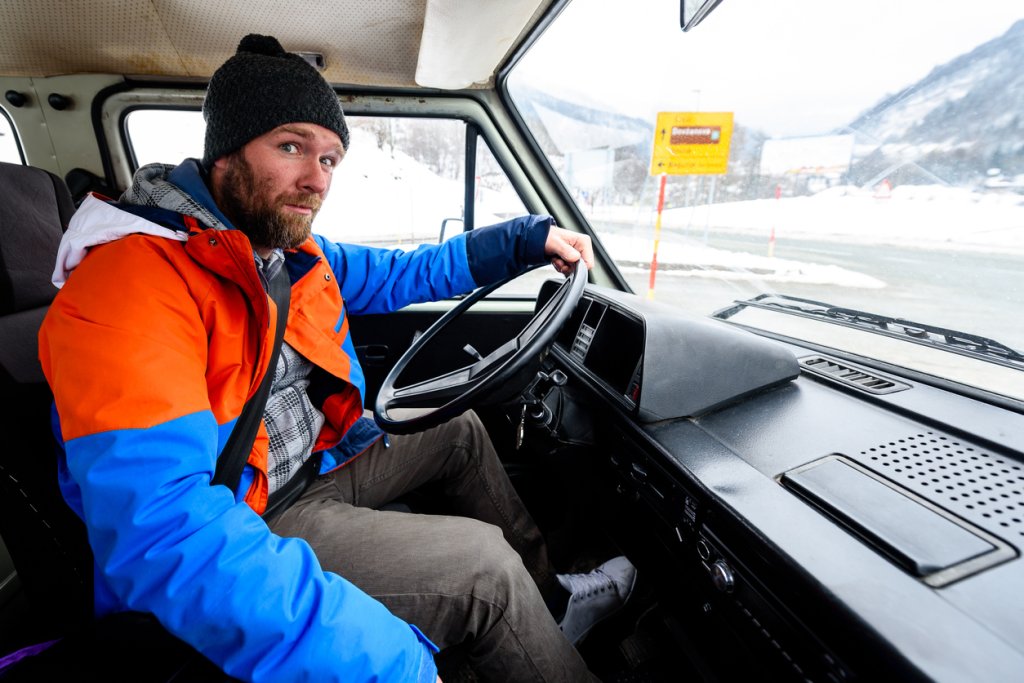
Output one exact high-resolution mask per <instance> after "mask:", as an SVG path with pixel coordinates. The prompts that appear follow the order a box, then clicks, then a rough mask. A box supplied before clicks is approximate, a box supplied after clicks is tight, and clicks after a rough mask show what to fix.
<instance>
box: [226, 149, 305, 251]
mask: <svg viewBox="0 0 1024 683" xmlns="http://www.w3.org/2000/svg"><path fill="white" fill-rule="evenodd" d="M270 184H271V183H270V179H269V178H263V179H259V178H257V177H256V173H255V171H254V170H253V168H252V166H251V165H250V164H249V162H248V161H246V160H245V158H244V157H243V156H242V154H241V153H236V154H233V155H231V157H230V159H229V161H228V167H227V168H226V169H225V171H224V177H223V183H222V184H221V187H222V188H223V190H222V192H221V196H220V197H219V198H218V204H219V205H220V208H221V210H222V211H223V212H224V215H226V216H227V217H228V218H229V219H230V220H231V222H232V223H233V224H234V226H235V227H236V228H238V229H239V230H241V231H242V232H244V233H245V234H246V235H247V236H248V237H249V241H250V242H252V245H253V247H256V248H266V249H277V248H281V249H295V248H297V247H298V246H299V245H300V244H302V243H303V242H305V241H306V239H307V238H309V235H310V233H311V232H312V226H313V219H314V218H315V217H316V214H317V212H318V211H319V210H320V203H321V200H320V197H318V196H317V195H316V194H312V193H303V192H294V193H290V194H282V195H279V196H277V197H272V196H271V189H270ZM286 204H293V205H297V206H305V207H308V208H310V209H312V213H311V214H310V215H308V216H304V215H301V214H297V213H294V212H287V213H286V212H285V211H284V210H283V209H284V206H285V205H286Z"/></svg>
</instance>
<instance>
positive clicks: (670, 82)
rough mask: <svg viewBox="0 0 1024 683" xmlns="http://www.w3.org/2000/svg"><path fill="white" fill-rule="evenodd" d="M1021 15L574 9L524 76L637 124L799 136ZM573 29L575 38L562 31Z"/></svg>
mask: <svg viewBox="0 0 1024 683" xmlns="http://www.w3.org/2000/svg"><path fill="white" fill-rule="evenodd" d="M1021 18H1024V3H1021V2H1020V1H1019V0H975V1H974V2H964V0H955V1H954V0H855V1H853V2H842V1H840V0H724V2H722V4H721V5H720V6H719V7H718V8H717V9H716V10H715V11H714V12H713V13H712V14H711V15H710V16H709V17H708V18H707V19H706V20H705V21H704V23H702V24H701V25H700V26H698V27H696V28H695V29H693V30H691V31H689V32H687V33H683V32H682V31H681V30H680V29H679V3H678V0H633V1H632V2H630V3H628V4H627V3H614V4H613V3H611V2H608V1H606V0H574V1H573V2H572V3H570V5H569V7H568V8H567V9H566V10H565V13H564V16H563V17H560V18H559V20H558V21H556V22H554V24H553V27H552V29H551V32H550V35H549V36H545V38H546V39H545V40H542V41H541V43H539V44H538V45H537V46H536V48H535V49H536V50H537V52H538V53H540V54H538V55H536V56H532V55H531V60H530V61H529V62H527V61H524V63H523V64H522V67H523V69H524V71H527V72H529V74H530V78H531V79H536V82H537V83H542V82H544V83H547V84H548V85H549V88H554V90H553V92H555V93H559V92H561V93H565V92H566V90H567V88H570V89H573V90H575V91H576V92H578V93H579V94H580V98H581V99H589V100H590V101H592V102H600V103H606V104H609V105H611V106H614V107H615V108H617V109H619V110H620V111H622V112H623V113H628V114H632V115H635V116H639V117H643V118H648V117H650V116H651V114H652V113H656V112H657V111H692V110H695V109H699V110H702V111H732V112H734V113H735V114H736V120H737V121H739V122H741V123H743V124H745V125H748V126H754V127H758V128H761V129H762V130H764V131H765V132H768V133H770V134H772V135H778V136H785V135H803V134H811V133H822V132H827V131H828V130H830V129H831V128H834V127H836V126H839V125H843V124H845V123H848V122H850V121H851V120H852V119H853V118H854V117H856V116H857V114H859V113H861V112H862V111H864V110H865V109H867V108H868V107H870V106H871V105H873V104H874V103H876V102H877V101H878V100H879V99H881V98H882V97H883V96H885V95H886V94H890V93H895V92H897V91H899V90H900V89H901V88H903V87H905V86H907V85H909V84H911V83H913V82H915V81H917V80H918V79H920V78H922V77H924V76H925V75H927V74H928V73H929V72H930V71H931V70H932V68H933V67H935V66H936V65H939V64H943V63H945V62H947V61H949V60H950V59H952V58H954V57H956V56H958V55H960V54H963V53H965V52H969V51H970V50H971V49H973V48H974V47H976V46H978V45H980V44H981V43H984V42H986V41H988V40H991V39H992V38H995V37H996V36H999V35H1002V34H1003V33H1005V32H1006V31H1007V29H1009V28H1010V26H1011V25H1012V24H1013V23H1014V22H1015V21H1017V20H1018V19H1021ZM566 20H569V21H566ZM570 23H572V24H574V25H575V26H577V27H580V28H581V29H582V31H581V34H580V35H583V36H586V38H585V39H584V40H578V39H574V38H572V37H571V36H569V35H568V34H566V33H564V32H563V31H562V29H564V28H565V26H566V25H567V24H570ZM560 67H562V68H565V69H566V70H567V71H568V72H569V73H570V74H571V77H569V76H568V75H563V74H561V73H560ZM620 74H625V77H621V76H620ZM558 79H561V80H558ZM556 80H558V83H557V85H555V81H556ZM613 81H623V83H622V84H621V85H613ZM568 83H571V85H568Z"/></svg>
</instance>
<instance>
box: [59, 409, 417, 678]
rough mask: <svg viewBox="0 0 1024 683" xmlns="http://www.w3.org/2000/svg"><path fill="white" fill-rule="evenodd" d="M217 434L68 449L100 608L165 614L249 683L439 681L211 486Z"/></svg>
mask: <svg viewBox="0 0 1024 683" xmlns="http://www.w3.org/2000/svg"><path fill="white" fill-rule="evenodd" d="M221 429H222V428H219V427H218V425H217V424H216V423H215V421H214V419H213V416H212V414H210V413H209V412H202V413H197V414H192V415H186V416H183V417H181V418H177V419H175V420H171V421H170V422H167V423H164V424H159V425H155V426H152V427H148V428H145V429H130V430H117V431H112V432H105V433H99V434H94V435H90V436H84V437H78V438H76V439H72V440H69V441H68V442H67V443H66V444H65V449H66V454H67V456H66V459H65V461H64V462H65V464H66V470H65V477H64V481H63V482H62V487H63V488H65V490H67V489H68V488H73V489H76V491H75V492H73V493H72V495H69V496H67V497H68V499H69V500H71V501H73V502H74V503H75V504H76V507H80V510H79V512H80V513H81V514H82V515H83V517H84V519H85V521H86V524H87V528H88V530H89V538H90V543H91V545H92V548H93V552H94V555H95V559H96V563H97V566H98V568H99V570H100V575H99V577H98V581H97V583H98V585H97V602H98V603H103V602H104V601H106V602H108V603H112V604H108V606H107V607H108V609H109V608H111V607H116V608H117V609H129V610H139V611H144V612H150V613H152V614H154V615H156V617H157V618H158V619H159V621H160V622H161V623H162V624H163V625H164V626H165V627H166V628H167V629H168V630H169V631H170V632H171V633H173V634H175V635H176V636H178V637H179V638H181V639H182V640H184V641H186V642H188V643H190V644H192V645H193V646H195V647H196V648H197V649H198V650H200V651H201V652H202V653H203V654H204V655H206V656H207V657H209V658H210V659H211V660H212V661H213V662H215V663H216V664H217V665H219V666H220V667H221V668H223V669H224V671H225V672H227V673H228V674H229V675H231V676H234V677H236V678H240V679H243V680H248V681H283V680H289V681H298V680H306V681H371V680H372V681H393V682H396V683H397V682H399V681H401V682H403V683H404V682H406V681H419V680H425V681H433V680H434V679H435V676H436V669H435V668H434V664H433V659H432V654H433V652H435V651H436V648H434V646H433V645H432V644H430V643H429V641H427V639H426V638H425V637H423V636H422V635H421V634H420V632H419V631H418V630H417V629H415V628H414V627H410V626H409V625H408V624H406V623H405V622H403V621H401V620H400V619H398V618H397V617H395V616H393V615H392V614H391V613H390V612H388V610H387V609H386V608H385V607H384V606H383V605H382V604H381V603H379V602H378V601H376V600H374V599H373V598H371V597H370V596H368V595H366V594H365V593H363V592H362V591H360V590H359V589H358V588H356V587H355V586H353V585H352V584H351V583H349V582H347V581H346V580H345V579H343V578H341V577H340V576H337V575H335V574H331V573H327V572H324V571H322V570H321V568H320V566H319V563H318V562H317V559H316V557H315V556H314V554H313V551H312V549H311V548H310V547H309V545H308V544H306V543H305V542H304V541H302V540H300V539H296V538H281V537H278V536H276V535H274V534H273V533H271V532H270V530H269V529H268V528H267V526H266V524H265V523H264V522H263V520H262V519H260V518H259V517H258V516H257V515H256V514H255V513H254V512H252V510H251V509H249V507H248V506H246V505H245V504H242V503H236V502H235V500H234V497H233V496H232V494H231V492H230V491H229V490H228V489H227V488H225V487H222V486H210V476H211V473H212V472H213V462H214V456H215V453H214V450H215V445H216V444H217V443H218V440H219V432H220V430H221ZM102 607H103V605H102V604H99V605H98V608H99V609H100V610H101V611H102Z"/></svg>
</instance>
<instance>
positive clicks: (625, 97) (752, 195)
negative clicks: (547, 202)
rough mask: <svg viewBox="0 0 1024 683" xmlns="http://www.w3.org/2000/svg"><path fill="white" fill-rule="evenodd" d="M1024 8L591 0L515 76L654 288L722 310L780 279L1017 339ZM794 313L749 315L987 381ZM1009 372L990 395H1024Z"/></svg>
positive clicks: (632, 270)
mask: <svg viewBox="0 0 1024 683" xmlns="http://www.w3.org/2000/svg"><path fill="white" fill-rule="evenodd" d="M1021 19H1024V7H1022V6H1021V5H1019V4H1018V3H1010V2H979V3H963V2H959V1H954V0H948V1H936V0H902V1H901V2H898V3H893V2H891V1H888V0H886V1H884V2H883V1H874V0H862V1H860V2H856V3H834V2H820V0H773V1H772V2H765V1H764V0H728V1H727V2H723V3H722V4H721V5H720V6H719V7H718V8H717V9H716V10H715V11H714V12H713V13H712V14H711V15H709V16H708V17H707V18H706V19H705V20H704V21H703V22H702V23H701V24H700V25H699V26H698V27H696V28H694V29H693V30H691V31H689V32H686V33H683V32H682V31H681V30H680V29H679V3H678V0H644V1H642V2H637V3H631V4H629V6H628V8H626V9H624V8H623V6H622V5H621V4H620V5H616V6H615V7H613V6H612V4H611V3H603V2H595V1H593V0H574V1H572V2H570V3H568V5H567V6H566V7H565V8H564V10H563V11H562V13H561V14H560V16H559V17H558V18H557V19H556V20H555V21H554V22H552V24H551V26H550V28H549V29H548V30H547V31H546V32H545V34H544V35H543V36H541V38H540V39H539V40H538V41H537V42H536V43H535V44H534V46H533V47H532V48H531V49H530V51H529V52H527V54H526V55H525V56H524V57H523V58H522V59H521V60H520V62H519V63H518V64H517V65H516V67H515V68H514V69H513V71H512V73H511V75H510V77H509V80H508V87H509V93H510V95H511V97H512V99H513V102H514V104H515V106H516V108H517V109H518V111H519V112H520V114H521V116H522V118H523V119H524V121H525V122H526V124H527V126H528V127H529V128H530V129H531V131H532V132H533V134H534V136H535V138H536V140H537V142H538V144H539V145H540V147H541V148H542V150H543V151H544V153H545V154H546V155H547V157H548V159H549V161H550V163H551V165H552V167H553V168H554V169H555V170H556V172H557V173H558V174H559V175H560V177H561V179H562V181H563V183H564V184H565V186H566V188H567V189H568V190H569V192H570V193H571V194H572V195H573V196H574V198H575V199H576V201H577V203H578V205H579V206H580V208H581V210H582V211H583V213H584V215H585V216H586V218H587V220H588V221H589V222H590V224H591V226H592V227H593V228H594V230H595V231H596V233H597V235H598V237H599V239H600V240H601V242H602V244H603V245H604V246H605V247H606V249H607V251H608V253H609V255H610V256H611V257H612V258H613V259H614V261H615V262H616V264H617V266H618V268H619V270H620V271H621V272H622V274H623V275H624V277H625V278H626V280H627V281H628V282H629V284H630V286H631V287H632V288H633V290H634V292H636V293H637V294H641V295H646V296H649V297H651V298H653V299H655V300H657V301H661V302H665V303H668V304H673V305H676V306H680V307H682V308H684V309H687V310H690V311H693V312H697V313H701V314H713V313H714V312H716V311H720V310H722V309H727V308H729V307H731V306H732V304H733V302H734V301H737V300H747V299H751V298H752V297H755V296H757V295H759V294H762V293H765V292H772V293H775V294H780V295H785V296H790V297H799V298H801V299H809V300H813V301H816V302H827V303H828V304H831V305H834V306H840V307H845V308H849V309H855V310H858V311H868V312H871V313H873V314H876V315H878V316H885V317H888V318H899V319H904V320H910V321H916V322H920V323H926V324H929V325H931V326H935V327H939V328H948V329H952V330H958V331H961V332H966V333H970V334H972V335H976V336H981V337H986V338H990V339H995V340H998V341H999V342H1001V343H1002V344H1003V345H1005V346H1007V347H1010V348H1012V349H1015V350H1017V351H1020V350H1022V349H1024V324H1021V319H1022V315H1024V21H1021ZM662 173H664V174H665V175H664V185H662ZM662 187H663V188H664V189H663V190H662ZM660 197H663V199H660V200H659V198H660ZM659 204H660V205H661V207H662V210H661V212H660V217H659V211H658V208H659ZM652 262H654V263H655V264H656V266H655V268H654V270H653V276H652V268H651V265H652ZM733 308H734V309H735V307H733ZM781 308H785V307H780V310H779V311H778V312H776V311H767V310H766V309H765V308H759V309H757V310H753V309H751V310H752V314H751V315H748V316H747V317H744V315H743V314H742V313H740V314H739V315H736V316H735V317H734V318H732V319H733V320H735V321H737V322H741V323H743V324H748V325H753V326H757V327H764V328H766V329H773V325H780V324H781V323H778V322H774V323H773V322H772V321H778V320H780V319H782V318H787V317H789V318H790V319H789V320H787V321H786V323H785V324H784V325H785V327H784V329H773V331H777V332H780V333H785V334H788V335H789V336H798V337H800V338H803V339H808V340H810V341H814V342H817V343H822V344H826V345H829V346H833V347H836V348H845V349H846V350H849V351H853V352H856V353H859V354H862V355H865V356H869V357H878V358H881V359H882V360H887V361H889V362H893V363H897V364H901V365H906V366H910V367H915V365H916V367H915V369H918V370H922V371H925V372H930V373H932V374H935V375H939V376H945V377H952V378H954V379H958V380H960V381H965V382H968V383H973V384H976V385H986V381H985V380H983V379H979V378H978V377H977V376H976V375H973V374H971V372H970V371H968V372H967V374H963V373H960V374H958V372H956V371H954V370H953V368H954V366H957V367H958V366H961V365H963V364H964V363H965V362H966V361H970V360H971V359H965V358H964V356H962V355H958V354H956V353H939V354H935V353H924V354H922V353H921V352H922V349H921V347H920V345H915V344H913V343H896V344H893V340H892V339H891V338H884V337H882V336H880V335H878V334H872V332H871V331H870V330H864V331H862V332H860V333H859V334H848V333H849V332H850V330H848V329H847V330H842V332H843V334H841V335H838V334H833V333H831V332H828V331H827V330H828V329H830V328H831V329H833V330H834V329H836V326H835V325H830V323H829V322H827V321H823V320H820V319H810V318H809V317H807V318H803V319H794V318H792V316H790V315H789V314H787V313H783V312H781ZM741 309H742V307H741ZM753 313H756V315H754V314H753ZM794 321H795V322H794ZM794 325H795V327H794ZM822 330H826V331H825V332H822ZM851 340H852V341H851ZM894 349H895V350H894ZM925 355H927V361H926V362H924V361H922V360H921V358H922V357H923V356H925ZM936 357H938V359H939V360H936ZM973 362H975V363H981V364H985V361H973ZM922 363H924V365H923V366H922ZM988 370H990V368H986V372H987V371H988ZM1000 371H1001V372H1003V373H1004V374H1006V373H1011V374H1012V376H1013V379H1012V381H1009V382H1005V381H1004V382H1003V383H1002V384H999V385H998V386H995V387H994V388H995V390H997V391H1000V392H1001V393H1006V394H1011V395H1015V394H1019V393H1021V390H1018V391H1017V392H1014V391H1013V390H1012V389H1007V388H1006V387H1007V386H1013V385H1014V383H1015V384H1016V385H1017V386H1021V385H1024V382H1021V381H1020V377H1021V376H1020V374H1019V372H1020V371H1019V370H1015V369H1011V368H1000ZM986 386H987V387H989V388H992V385H986Z"/></svg>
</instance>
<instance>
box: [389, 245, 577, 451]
mask: <svg viewBox="0 0 1024 683" xmlns="http://www.w3.org/2000/svg"><path fill="white" fill-rule="evenodd" d="M518 275H519V273H517V274H516V275H513V276H511V277H508V278H505V279H504V280H502V281H501V282H496V283H494V284H492V285H488V286H486V287H481V288H480V289H477V290H476V291H474V292H473V293H472V294H470V295H469V296H468V297H466V298H465V299H463V300H462V301H461V302H460V303H459V305H458V306H456V307H455V308H453V309H452V310H450V311H448V312H447V313H445V314H444V316H442V317H441V318H440V319H439V320H438V321H437V322H435V323H434V324H433V325H431V326H430V328H428V329H427V331H426V332H424V333H423V334H422V335H420V336H419V337H418V338H417V339H416V340H415V341H413V343H412V346H410V347H409V349H408V350H406V352H405V353H403V354H402V357H401V358H399V359H398V363H396V364H395V366H394V367H393V368H392V369H391V372H389V373H388V376H387V377H386V378H384V384H383V386H381V388H380V393H378V394H377V401H376V403H375V404H374V410H373V417H374V420H376V422H377V424H378V425H379V426H380V427H381V429H383V430H384V431H386V432H389V433H391V434H413V433H415V432H420V431H423V430H424V429H428V428H430V427H434V426H436V425H439V424H441V423H442V422H445V421H447V420H450V419H451V418H453V417H456V416H458V415H461V414H462V413H464V412H466V411H467V410H468V409H469V408H471V407H472V406H474V405H478V404H480V403H482V402H483V401H484V399H486V398H488V397H493V396H494V395H496V394H500V395H501V396H503V397H504V396H507V395H509V394H510V393H512V392H510V391H509V390H508V389H507V388H506V387H505V385H506V384H508V383H509V382H511V381H512V380H514V379H517V377H516V376H517V375H518V374H519V373H521V372H524V371H525V370H527V369H528V368H529V367H530V361H532V360H533V359H535V358H536V357H537V356H539V355H540V353H541V351H543V350H544V349H546V348H547V347H548V345H549V344H551V342H552V341H554V338H555V335H556V334H557V333H558V330H559V329H560V328H561V327H562V325H564V324H565V321H566V320H568V319H569V316H570V315H572V312H573V310H574V309H575V308H576V302H578V301H579V299H580V296H581V295H582V294H583V288H584V287H585V286H586V284H587V266H586V264H585V263H584V262H583V259H580V260H579V261H577V262H576V263H575V267H574V268H573V272H572V273H571V274H570V275H569V276H568V277H567V278H566V279H565V282H563V283H562V284H561V285H560V286H559V288H558V290H556V291H555V293H554V295H553V296H552V297H551V298H550V299H548V301H547V302H546V303H545V304H544V305H543V306H542V307H541V308H540V310H538V311H537V312H536V313H535V314H534V316H533V318H531V319H530V322H529V323H527V324H526V326H525V327H524V328H523V329H522V331H521V332H519V334H517V335H516V336H515V337H513V338H512V339H510V340H509V341H507V342H505V343H504V344H502V345H501V346H499V347H498V348H496V349H495V350H494V351H492V352H491V353H489V354H487V355H486V356H483V357H480V356H478V359H477V361H476V362H475V363H472V364H471V365H467V366H465V367H462V368H459V369H457V370H453V371H451V372H448V373H445V374H443V375H438V376H437V377H434V378H432V379H428V380H424V381H421V382H416V383H415V384H410V385H408V386H404V387H397V386H396V383H397V381H398V378H399V377H400V376H401V374H402V372H403V371H404V370H405V369H406V368H407V367H408V366H409V364H410V363H412V362H413V361H414V360H417V356H418V355H419V353H420V352H421V351H422V350H423V348H424V347H425V346H426V345H427V344H428V343H429V342H430V340H431V339H433V338H434V337H436V336H437V335H438V334H439V333H440V332H441V331H442V330H443V329H444V328H445V327H447V326H448V325H449V324H451V323H452V322H453V321H454V320H455V319H456V318H458V317H459V316H461V315H462V314H463V313H465V312H466V311H467V310H468V309H469V308H470V307H472V306H473V305H474V304H476V303H477V302H478V301H480V300H481V299H483V298H484V297H485V296H487V295H488V294H490V293H491V292H493V291H494V290H496V289H498V288H499V287H501V286H502V285H505V284H507V283H508V282H509V281H511V280H512V279H514V278H515V277H517V276H518ZM418 360H419V362H421V361H422V359H418ZM529 379H530V377H524V378H523V383H522V386H526V382H527V381H528V380H529ZM522 386H517V387H515V390H517V391H518V390H520V389H521V388H522ZM438 404H440V405H438ZM431 406H437V407H434V408H433V410H429V411H427V412H424V413H421V414H417V415H415V416H414V417H409V418H406V419H397V418H395V417H392V416H391V412H390V411H392V410H394V409H396V408H427V407H431Z"/></svg>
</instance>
